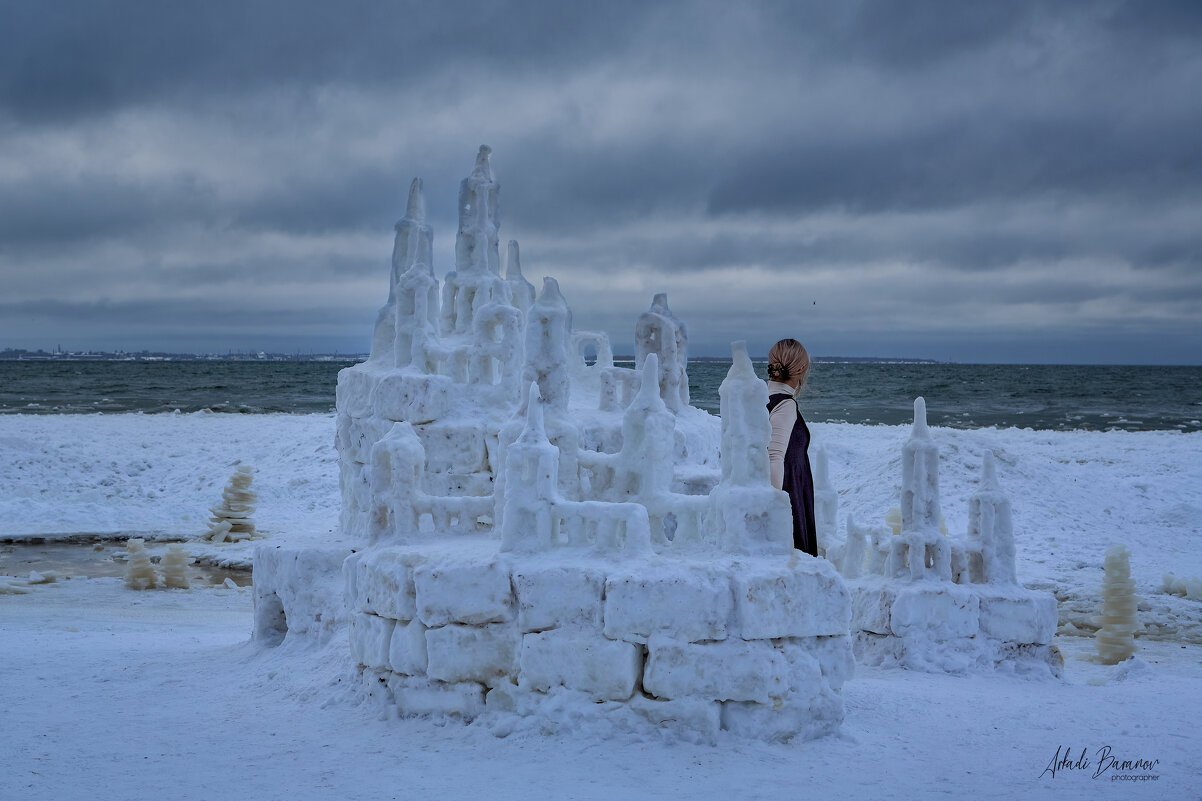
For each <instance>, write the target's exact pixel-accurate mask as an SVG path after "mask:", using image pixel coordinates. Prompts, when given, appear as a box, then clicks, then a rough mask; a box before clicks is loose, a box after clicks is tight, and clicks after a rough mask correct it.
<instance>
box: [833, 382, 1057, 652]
mask: <svg viewBox="0 0 1202 801" xmlns="http://www.w3.org/2000/svg"><path fill="white" fill-rule="evenodd" d="M941 528H942V515H941V513H940V505H939V448H938V446H937V445H936V444H935V441H934V439H933V437H932V436H931V432H930V429H928V428H927V422H926V404H925V401H924V400H923V399H922V398H918V399H917V400H915V402H914V427H913V430H912V432H911V435H910V439H909V441H908V442H907V443H906V444H905V446H904V447H903V449H902V494H901V528H900V531H899V532H897V533H895V534H890V533H889V531H888V529H886V528H884V527H879V528H875V529H863V528H861V527H859V526H857V525H856V524H855V521H854V520H850V519H849V521H848V524H847V540H846V544H845V545H844V546H843V547H842V573H843V575H844V577H845V578H846V579H847V581H848V584H849V587H850V589H851V594H852V631H853V633H854V635H855V653H856V659H857V660H858V661H860V662H862V663H864V664H873V665H880V664H885V665H900V666H903V667H907V668H911V669H915V670H930V671H947V672H955V673H960V672H966V671H973V670H980V669H987V670H992V669H1003V670H1019V671H1031V670H1033V671H1037V672H1050V673H1051V674H1052V675H1059V673H1060V668H1061V665H1062V660H1061V658H1060V655H1059V652H1058V651H1057V649H1056V648H1055V646H1053V645H1050V643H1051V642H1052V637H1053V636H1054V635H1055V633H1056V617H1057V616H1056V598H1055V596H1053V595H1052V594H1051V593H1046V592H1036V591H1033V590H1028V589H1026V588H1024V587H1022V586H1020V585H1019V584H1018V582H1017V579H1016V575H1015V568H1014V533H1013V524H1012V521H1011V517H1010V503H1009V501H1008V500H1007V499H1006V496H1005V495H1004V494H1003V493H1002V491H1001V489H1000V488H999V486H998V481H997V475H996V468H995V465H994V459H993V454H992V453H989V452H986V454H985V459H984V465H983V467H982V477H981V484H980V489H979V490H978V491H977V493H976V494H975V495H973V496H972V498H971V499H970V500H969V516H968V531H967V533H966V535H965V536H964V537H963V538H960V539H953V538H950V537H948V536H947V535H946V534H945V533H943V532H942V531H941ZM869 540H871V543H869Z"/></svg>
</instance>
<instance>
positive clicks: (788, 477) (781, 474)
mask: <svg viewBox="0 0 1202 801" xmlns="http://www.w3.org/2000/svg"><path fill="white" fill-rule="evenodd" d="M809 371H810V354H808V353H806V349H805V347H804V346H803V345H802V344H801V343H800V342H798V341H797V340H796V339H782V340H781V341H780V342H777V343H776V344H775V345H773V346H772V350H770V351H769V352H768V417H769V420H771V422H772V439H771V440H769V442H768V463H769V465H770V467H771V469H772V486H774V487H776V488H777V489H783V490H784V491H785V492H787V493H789V502H790V504H791V505H792V507H793V547H794V548H796V549H797V550H799V551H805V552H806V553H808V554H809V555H810V556H817V555H818V537H817V535H816V532H815V530H814V477H813V475H812V474H811V473H810V455H809V453H808V451H809V448H810V429H809V428H808V427H807V426H806V421H805V420H804V419H803V418H802V416H801V409H800V408H799V407H798V405H797V393H798V391H799V390H800V389H801V387H802V385H803V384H805V380H806V374H807V373H808V372H809Z"/></svg>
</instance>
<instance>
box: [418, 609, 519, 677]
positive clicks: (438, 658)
mask: <svg viewBox="0 0 1202 801" xmlns="http://www.w3.org/2000/svg"><path fill="white" fill-rule="evenodd" d="M521 642H522V636H521V634H519V633H518V630H517V627H516V626H514V625H513V624H512V623H501V624H493V625H489V626H463V625H457V624H452V625H449V626H442V627H440V628H435V629H428V630H427V631H426V653H427V655H428V657H429V666H428V667H427V670H426V672H427V673H428V675H429V676H430V678H432V679H438V680H440V681H446V682H459V681H478V682H480V683H482V684H493V683H496V682H497V681H499V680H501V679H503V678H505V677H516V676H517V672H518V652H519V649H520V648H521Z"/></svg>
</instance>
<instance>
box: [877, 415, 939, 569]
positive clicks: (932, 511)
mask: <svg viewBox="0 0 1202 801" xmlns="http://www.w3.org/2000/svg"><path fill="white" fill-rule="evenodd" d="M901 517H902V522H901V528H902V530H901V535H900V536H899V537H898V538H897V539H895V540H893V541H892V543H891V544H890V550H889V558H888V562H887V564H886V568H885V569H886V571H888V575H890V576H891V577H893V578H898V577H900V576H902V575H903V574H906V573H908V574H909V576H910V577H911V578H912V579H915V580H917V579H921V578H937V579H942V580H944V581H949V580H951V577H952V565H951V559H952V551H951V546H950V544H949V543H948V541H947V538H946V537H944V536H942V534H941V533H940V531H939V528H940V525H941V520H942V517H943V516H942V514H941V513H940V511H939V448H938V446H936V445H935V441H934V440H933V439H931V432H930V429H929V428H927V407H926V401H925V400H923V399H922V398H916V399H915V400H914V427H913V429H912V430H911V432H910V441H909V442H907V443H906V445H905V447H904V448H902V495H901Z"/></svg>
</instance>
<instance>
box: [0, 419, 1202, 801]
mask: <svg viewBox="0 0 1202 801" xmlns="http://www.w3.org/2000/svg"><path fill="white" fill-rule="evenodd" d="M333 429H334V420H333V416H332V415H253V416H249V415H248V416H232V415H230V416H227V415H213V414H194V415H135V414H129V415H108V416H10V417H2V418H0V457H2V458H0V538H22V537H29V536H44V537H47V538H50V537H55V536H63V535H71V534H78V533H103V534H110V535H118V534H121V533H127V532H137V533H139V534H148V533H152V534H157V535H159V536H164V537H168V536H169V537H179V536H185V537H196V536H198V535H199V534H200V533H202V532H203V531H204V530H205V528H206V518H207V509H208V507H209V506H212V505H214V504H215V503H216V502H217V501H218V500H219V498H220V493H221V489H222V487H223V486H224V484H225V482H226V481H227V480H228V478H229V476H230V474H231V473H232V472H233V469H234V465H235V464H236V463H238V462H242V463H247V464H251V465H253V466H254V467H255V468H256V471H257V472H256V477H255V488H256V489H257V490H258V492H259V495H260V503H259V510H258V512H257V513H256V516H255V518H256V522H257V524H258V527H259V529H260V530H261V531H263V532H265V533H267V534H268V535H270V536H271V537H272V538H273V539H275V540H277V541H288V542H290V543H296V542H302V541H303V542H312V543H318V542H321V541H323V540H325V539H328V538H330V537H332V536H333V534H332V531H333V530H334V529H335V528H336V521H337V515H338V503H339V500H338V486H337V463H336V457H335V454H334V450H333ZM812 429H813V431H814V435H815V440H816V442H818V443H822V444H824V445H825V447H826V448H827V450H828V452H829V454H830V461H831V469H832V474H833V479H834V482H835V484H836V486H837V487H838V488H839V490H840V516H841V518H842V517H843V516H845V515H846V514H847V513H848V512H851V513H854V514H855V516H856V519H857V520H858V521H860V522H865V521H870V520H880V519H881V518H882V517H883V516H884V514H885V513H886V512H887V511H888V509H889V508H890V507H891V506H894V505H896V503H897V501H896V496H897V491H898V489H899V483H900V468H899V457H900V448H901V445H902V443H903V442H904V440H905V438H906V436H907V435H908V429H907V428H905V427H887V426H858V425H833V424H826V425H823V424H818V425H814V426H812ZM934 433H935V437H936V440H937V441H938V442H939V444H940V446H941V448H942V462H941V484H942V500H943V510H944V514H945V516H946V518H947V524H948V528H949V530H950V531H953V532H956V531H962V530H963V528H964V525H965V521H966V518H967V498H968V495H969V494H970V492H971V491H972V489H973V488H974V486H975V482H976V479H977V475H978V471H979V466H980V460H981V454H982V452H983V450H984V449H986V448H990V449H993V450H994V452H995V453H996V455H997V457H998V474H999V479H1000V482H1001V484H1002V487H1003V488H1004V489H1005V490H1006V491H1007V492H1008V493H1009V496H1010V498H1011V501H1012V504H1013V507H1014V519H1015V535H1016V540H1017V551H1018V560H1017V561H1018V574H1019V579H1020V581H1022V582H1023V583H1025V584H1026V585H1028V586H1032V587H1039V588H1043V589H1049V590H1052V591H1054V592H1055V593H1056V594H1057V597H1058V598H1059V599H1060V608H1061V620H1062V622H1064V623H1066V624H1072V626H1075V627H1078V628H1086V627H1087V626H1088V625H1089V618H1090V616H1092V614H1094V613H1095V612H1096V611H1097V604H1098V596H1099V590H1100V586H1101V580H1102V571H1101V564H1102V556H1103V553H1104V552H1105V550H1106V548H1107V547H1108V546H1109V545H1111V544H1114V543H1116V542H1124V543H1126V544H1127V545H1128V546H1129V547H1130V548H1131V551H1132V558H1131V563H1132V573H1133V575H1134V577H1135V580H1136V585H1137V591H1138V593H1139V594H1140V596H1141V598H1142V602H1141V606H1140V610H1141V612H1140V614H1141V620H1142V621H1143V622H1144V624H1145V626H1147V627H1148V629H1149V631H1148V635H1147V636H1144V637H1141V639H1140V647H1141V650H1140V652H1139V654H1138V657H1139V659H1138V660H1137V661H1136V662H1135V663H1133V664H1129V665H1122V666H1118V667H1103V666H1099V665H1095V664H1092V663H1090V662H1088V661H1086V660H1085V659H1084V658H1083V657H1085V656H1088V655H1089V654H1090V653H1091V652H1092V646H1093V643H1092V640H1091V639H1089V638H1085V637H1078V636H1059V637H1057V638H1056V640H1057V645H1059V646H1060V648H1061V650H1062V651H1063V652H1064V656H1065V671H1064V677H1063V679H1062V680H1059V681H1050V680H1032V679H1024V678H1017V677H1012V676H1005V675H1001V676H989V677H981V676H971V677H951V676H942V675H928V674H920V673H912V672H909V671H896V670H874V669H869V668H860V669H859V670H858V672H857V674H856V676H855V678H854V679H853V680H852V681H850V682H848V684H847V685H846V687H845V690H844V693H845V699H846V709H847V719H846V722H845V724H844V726H843V728H842V731H841V733H840V734H839V735H838V736H836V737H832V738H826V739H823V740H819V741H815V742H808V743H804V744H799V745H796V746H781V745H769V744H764V743H758V742H749V741H745V740H740V739H736V738H733V737H726V736H724V737H723V738H721V739H720V740H719V744H718V746H717V747H709V746H699V745H693V744H690V743H686V742H681V741H678V740H673V739H669V738H668V736H667V735H663V736H661V735H650V736H646V735H644V736H638V735H633V734H630V733H629V732H610V733H608V734H607V732H606V731H605V730H604V728H603V727H600V728H599V727H598V724H597V723H595V722H585V721H581V722H580V723H579V725H578V726H572V727H569V726H567V725H562V726H560V727H559V730H558V731H555V732H549V733H548V732H542V731H540V730H537V729H532V730H527V729H519V730H517V731H514V732H513V733H510V734H508V736H499V735H500V734H501V733H503V732H498V731H495V730H493V729H490V728H489V727H488V726H486V725H480V724H477V725H472V726H468V727H464V726H462V725H460V724H456V723H445V722H438V721H428V720H403V721H401V720H381V719H380V708H379V707H378V706H375V705H373V704H372V703H370V702H368V703H364V704H359V705H356V704H355V702H354V701H355V698H356V697H357V695H356V693H355V692H352V691H351V690H350V689H349V688H348V686H347V685H348V683H349V682H348V681H347V676H346V672H345V671H346V653H347V650H346V649H347V646H346V643H345V641H342V640H340V639H337V638H336V639H335V640H333V641H332V642H330V643H329V644H328V645H327V646H326V648H325V649H318V648H305V647H301V646H300V645H298V644H295V643H285V645H283V646H281V647H280V648H278V649H273V650H272V649H268V650H263V649H259V648H257V647H256V646H254V645H252V644H250V643H249V642H248V637H249V632H250V627H251V595H250V591H249V590H229V589H211V588H206V589H194V590H190V591H153V592H146V593H136V592H133V591H130V590H127V589H125V587H124V585H123V584H122V583H121V581H120V580H119V579H90V580H66V579H63V578H60V580H59V581H57V582H55V583H52V584H45V585H34V586H24V582H23V581H20V580H14V581H12V582H11V583H12V584H15V585H19V587H20V589H23V590H25V591H26V592H25V593H24V594H20V595H0V654H3V657H2V658H0V721H2V722H3V725H0V798H2V799H8V798H23V799H24V798H60V799H61V798H76V797H78V798H84V797H87V798H98V799H107V798H112V799H141V798H167V797H170V798H185V799H187V798H196V799H211V798H220V797H242V798H250V799H265V798H290V799H308V798H314V799H316V798H356V799H374V798H394V797H396V798H399V797H419V798H421V797H438V798H468V797H481V798H489V799H508V798H523V799H525V798H528V797H531V796H536V797H538V796H543V797H549V798H606V799H609V798H613V797H625V798H645V797H664V798H676V797H696V798H711V797H712V798H724V799H725V798H759V797H764V798H769V797H771V798H773V799H777V798H782V797H784V798H791V797H800V796H802V795H807V794H810V793H815V792H820V793H824V794H827V793H835V794H842V795H844V796H846V797H852V798H885V797H900V798H922V797H940V796H955V797H959V796H960V795H962V794H963V793H965V792H971V793H972V794H973V795H974V796H976V797H981V798H1011V797H1014V796H1016V795H1019V794H1025V795H1028V796H1033V797H1036V798H1040V797H1056V798H1130V797H1143V798H1168V797H1195V796H1196V795H1197V793H1198V789H1197V788H1198V787H1199V786H1202V764H1200V763H1199V762H1198V760H1197V755H1198V752H1199V746H1200V745H1202V736H1199V734H1198V733H1197V726H1196V721H1197V720H1198V719H1199V717H1200V716H1202V692H1200V690H1202V622H1200V621H1202V603H1199V602H1197V601H1191V600H1187V599H1182V598H1175V597H1172V596H1167V595H1164V594H1163V593H1162V592H1161V591H1160V587H1161V581H1162V576H1163V574H1164V573H1166V572H1170V571H1172V572H1174V573H1176V574H1177V575H1178V576H1198V575H1202V549H1200V548H1199V547H1198V543H1199V535H1200V534H1202V531H1200V528H1202V525H1200V521H1202V434H1180V433H1175V432H1146V433H1126V432H1107V433H1097V432H1046V431H1030V430H1016V429H1009V430H992V429H986V430H975V431H959V430H951V429H935V432H934ZM189 549H190V550H191V551H192V552H193V553H194V554H196V555H198V556H202V557H204V558H207V559H211V560H214V561H219V562H227V563H235V564H236V563H241V562H245V561H246V560H248V559H249V553H250V546H248V545H246V544H236V545H224V546H222V545H211V544H207V543H195V542H194V543H190V545H189ZM0 567H2V563H0ZM0 583H5V580H4V579H0ZM1065 630H1068V627H1067V626H1066V627H1065ZM1106 746H1109V748H1110V749H1111V750H1110V753H1111V754H1112V755H1114V756H1116V757H1118V758H1119V759H1136V758H1139V759H1149V760H1159V763H1158V764H1157V765H1156V766H1155V767H1154V768H1153V769H1152V770H1150V771H1145V770H1142V769H1141V770H1136V771H1133V772H1134V773H1139V774H1150V775H1157V776H1159V779H1157V780H1155V781H1144V782H1139V783H1136V782H1130V781H1124V780H1114V779H1112V778H1111V777H1112V776H1114V775H1115V774H1116V773H1117V772H1118V771H1117V769H1116V768H1114V767H1109V768H1107V769H1104V770H1103V771H1102V773H1101V775H1098V776H1096V777H1095V772H1096V771H1097V770H1098V768H1099V765H1100V764H1102V765H1105V764H1107V763H1105V760H1104V759H1103V757H1102V755H1101V754H1100V752H1099V750H1100V749H1102V748H1104V747H1106ZM1058 748H1060V749H1061V755H1062V756H1063V754H1064V751H1065V749H1071V750H1072V757H1073V761H1074V762H1077V764H1080V762H1079V761H1078V757H1079V756H1080V753H1081V750H1082V749H1086V751H1087V757H1088V759H1089V761H1090V764H1089V767H1088V768H1083V767H1082V768H1067V767H1062V768H1060V769H1058V770H1057V771H1056V774H1055V776H1052V775H1051V773H1050V772H1045V768H1047V767H1048V764H1049V763H1050V762H1051V761H1052V760H1053V757H1054V756H1055V755H1056V751H1057V749H1058ZM1128 772H1132V771H1128ZM1132 784H1137V785H1138V786H1131V785H1132Z"/></svg>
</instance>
